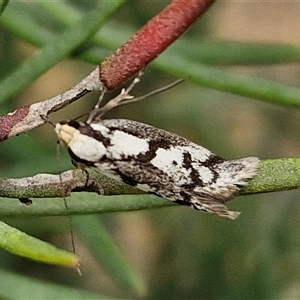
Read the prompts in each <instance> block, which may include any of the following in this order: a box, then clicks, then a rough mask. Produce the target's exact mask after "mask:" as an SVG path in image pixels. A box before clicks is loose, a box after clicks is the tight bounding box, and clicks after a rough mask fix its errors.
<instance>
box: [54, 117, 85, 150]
mask: <svg viewBox="0 0 300 300" xmlns="http://www.w3.org/2000/svg"><path fill="white" fill-rule="evenodd" d="M79 126H80V122H77V121H61V122H59V123H57V124H56V125H55V132H56V134H57V136H58V138H59V140H60V141H62V142H64V143H65V144H66V145H69V144H70V142H71V141H72V139H73V138H74V137H75V136H76V134H78V132H79V131H78V128H79Z"/></svg>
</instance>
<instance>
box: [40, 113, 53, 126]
mask: <svg viewBox="0 0 300 300" xmlns="http://www.w3.org/2000/svg"><path fill="white" fill-rule="evenodd" d="M40 117H41V119H43V120H44V121H45V122H46V123H48V124H50V125H51V126H53V127H55V124H54V123H53V122H52V121H51V120H50V119H49V118H48V116H46V115H40Z"/></svg>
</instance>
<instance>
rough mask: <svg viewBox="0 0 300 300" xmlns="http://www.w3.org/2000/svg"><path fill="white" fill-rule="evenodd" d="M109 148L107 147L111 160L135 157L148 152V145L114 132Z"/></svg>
mask: <svg viewBox="0 0 300 300" xmlns="http://www.w3.org/2000/svg"><path fill="white" fill-rule="evenodd" d="M110 139H111V146H108V147H107V150H108V152H109V154H110V155H109V154H108V156H109V158H111V159H122V156H125V157H128V156H136V155H138V154H140V153H145V152H147V151H148V150H149V143H148V141H147V140H145V139H140V138H138V137H136V136H133V135H131V134H128V133H126V132H123V131H120V130H116V131H115V132H114V133H113V134H112V135H111V136H110Z"/></svg>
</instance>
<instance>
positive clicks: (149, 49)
mask: <svg viewBox="0 0 300 300" xmlns="http://www.w3.org/2000/svg"><path fill="white" fill-rule="evenodd" d="M213 2H214V0H173V1H172V3H171V4H169V5H168V6H167V7H166V8H165V9H164V10H162V11H161V12H160V13H159V14H158V15H156V16H155V17H154V18H153V19H151V20H150V21H149V22H148V23H147V24H146V25H145V26H144V27H143V28H142V29H140V30H139V31H138V32H137V33H136V34H135V35H134V36H133V37H132V38H131V39H129V40H128V41H127V42H126V43H125V44H124V45H123V46H122V47H120V48H119V49H117V51H116V52H114V53H113V54H112V55H111V56H110V57H109V58H108V59H106V60H105V61H104V62H102V63H101V64H100V66H99V67H100V80H101V81H102V82H103V83H104V84H105V85H106V88H107V89H109V90H112V89H114V88H116V87H117V86H118V85H120V84H122V83H123V82H125V81H126V80H127V79H129V78H130V77H131V76H133V75H134V74H135V73H136V72H138V71H140V70H141V69H143V68H144V67H145V66H146V65H147V64H148V63H149V62H151V61H152V60H153V59H154V58H155V57H157V56H158V55H159V54H160V53H161V52H162V51H164V50H165V49H166V48H167V47H168V46H169V45H170V44H171V43H173V42H174V41H175V40H176V39H177V38H178V37H179V36H180V35H182V34H183V33H184V32H185V31H186V30H187V29H188V28H189V27H190V26H191V25H192V23H193V22H194V21H195V20H196V19H197V18H198V17H199V16H201V15H202V14H203V13H204V12H205V11H206V10H207V9H208V8H209V7H210V5H211V4H212V3H213Z"/></svg>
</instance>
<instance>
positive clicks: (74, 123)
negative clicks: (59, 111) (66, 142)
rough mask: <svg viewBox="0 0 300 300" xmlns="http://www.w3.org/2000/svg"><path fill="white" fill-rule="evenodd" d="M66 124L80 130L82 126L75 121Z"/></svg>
mask: <svg viewBox="0 0 300 300" xmlns="http://www.w3.org/2000/svg"><path fill="white" fill-rule="evenodd" d="M65 124H68V125H69V126H71V127H73V128H75V129H78V128H79V127H80V126H81V124H80V122H78V121H74V120H71V121H67V122H66V123H65Z"/></svg>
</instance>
